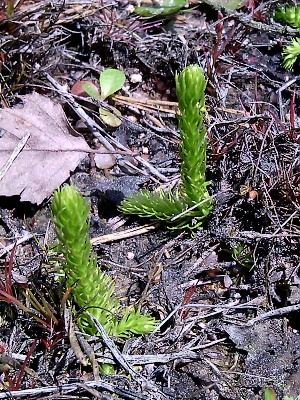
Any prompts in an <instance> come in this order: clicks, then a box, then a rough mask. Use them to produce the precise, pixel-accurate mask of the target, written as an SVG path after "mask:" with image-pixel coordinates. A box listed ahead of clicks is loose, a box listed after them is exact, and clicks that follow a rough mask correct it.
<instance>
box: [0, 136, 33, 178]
mask: <svg viewBox="0 0 300 400" xmlns="http://www.w3.org/2000/svg"><path fill="white" fill-rule="evenodd" d="M29 138H30V133H27V134H26V135H25V136H24V137H22V139H21V140H20V141H19V143H18V145H17V147H16V148H15V149H14V151H13V152H12V154H11V156H10V157H9V159H8V160H7V161H6V163H5V164H4V165H3V167H2V168H1V170H0V181H1V180H2V179H3V177H4V175H5V174H6V172H7V171H8V170H9V168H10V167H11V165H12V163H13V162H14V161H15V159H16V158H17V157H18V155H19V154H20V153H21V151H22V149H23V148H24V146H25V145H26V143H27V141H28V139H29Z"/></svg>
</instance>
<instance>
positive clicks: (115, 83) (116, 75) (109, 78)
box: [99, 68, 126, 100]
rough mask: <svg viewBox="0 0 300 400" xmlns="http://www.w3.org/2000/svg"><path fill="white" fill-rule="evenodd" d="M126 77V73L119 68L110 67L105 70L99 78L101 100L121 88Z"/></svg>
mask: <svg viewBox="0 0 300 400" xmlns="http://www.w3.org/2000/svg"><path fill="white" fill-rule="evenodd" d="M125 79H126V77H125V75H124V73H123V72H122V71H120V70H119V69H114V68H108V69H106V70H104V71H103V72H102V73H101V75H100V79H99V84H100V89H101V100H104V99H106V97H108V96H110V95H111V94H113V93H116V92H117V91H118V90H120V89H121V87H122V86H123V85H124V82H125Z"/></svg>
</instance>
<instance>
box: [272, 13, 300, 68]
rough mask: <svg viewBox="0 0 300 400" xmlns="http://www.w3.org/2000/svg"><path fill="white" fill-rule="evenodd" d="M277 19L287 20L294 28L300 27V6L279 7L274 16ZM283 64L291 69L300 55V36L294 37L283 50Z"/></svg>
mask: <svg viewBox="0 0 300 400" xmlns="http://www.w3.org/2000/svg"><path fill="white" fill-rule="evenodd" d="M273 18H274V20H275V21H278V22H285V23H287V24H288V25H290V26H291V27H292V28H300V6H285V7H280V8H278V9H277V10H276V11H275V13H274V16H273ZM282 55H283V57H284V58H283V66H284V68H286V69H291V68H292V67H293V65H294V63H295V61H296V60H297V57H298V56H299V55H300V38H294V39H292V41H291V43H290V44H289V45H288V46H286V48H285V49H284V50H283V53H282Z"/></svg>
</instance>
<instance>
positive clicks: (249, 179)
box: [0, 0, 300, 400]
mask: <svg viewBox="0 0 300 400" xmlns="http://www.w3.org/2000/svg"><path fill="white" fill-rule="evenodd" d="M2 3H3V7H2V9H1V10H0V128H1V131H0V145H1V146H0V165H1V167H0V169H1V172H2V177H1V180H0V244H1V246H2V248H1V249H0V255H1V258H0V264H1V268H0V319H1V321H0V322H1V325H0V333H1V336H0V352H1V354H0V356H1V357H0V399H5V398H16V399H18V398H20V399H22V398H26V399H30V400H35V399H40V398H44V399H50V398H51V399H62V398H68V399H69V398H72V399H73V398H74V399H93V398H103V399H112V398H119V399H132V400H148V399H154V400H165V399H170V400H180V399H185V400H186V399H195V400H216V399H223V400H240V399H244V400H254V399H263V398H267V396H269V398H270V396H271V398H272V400H281V399H284V398H285V397H289V398H292V399H295V398H296V397H297V396H299V395H300V387H299V382H300V378H299V375H300V361H299V360H300V358H299V349H300V335H299V329H300V325H299V313H300V288H299V286H300V269H299V265H300V259H299V245H300V223H299V213H300V161H299V160H300V150H299V143H300V131H299V129H300V120H299V110H300V100H299V87H300V84H299V73H300V63H299V57H298V58H297V57H296V58H295V62H294V63H293V66H292V69H291V70H286V69H285V68H284V66H283V56H282V53H283V50H284V49H285V48H286V46H288V45H289V43H290V42H291V39H292V38H295V37H297V34H298V31H297V30H296V29H294V28H292V27H289V26H283V25H282V24H280V23H277V22H276V21H274V20H273V17H272V16H273V15H274V13H275V12H276V9H277V7H278V4H277V3H276V4H275V3H274V2H270V1H261V2H258V1H256V0H251V1H247V2H246V1H245V2H239V1H237V0H233V1H232V2H231V1H230V2H229V1H227V0H226V1H225V0H224V1H222V2H221V1H217V2H216V1H214V0H210V1H209V2H205V3H203V2H195V1H192V2H190V3H189V4H187V5H185V3H182V2H177V3H176V2H175V3H174V2H169V1H164V2H152V3H146V2H144V3H141V4H138V3H135V2H128V1H127V0H117V1H116V2H108V1H107V0H101V1H100V3H99V2H98V1H90V0H89V1H86V0H82V1H77V0H76V1H74V0H66V1H64V2H61V1H58V0H54V1H52V2H49V1H44V0H43V1H35V2H29V1H27V0H24V1H20V2H17V1H9V0H4V2H2ZM174 5H175V9H174V7H173V6H174ZM139 6H142V7H145V8H146V9H147V10H148V11H147V10H146V11H147V12H148V13H149V12H150V13H151V17H141V16H139V15H137V14H136V13H135V9H137V8H138V7H139ZM237 6H238V10H235V8H236V7H237ZM280 7H283V8H284V9H285V7H286V4H285V3H284V2H280ZM149 10H150V11H149ZM155 14H156V17H155ZM148 15H149V14H148ZM293 61H294V60H293ZM195 64H196V65H199V66H200V67H201V68H202V69H203V71H204V75H205V78H206V79H207V86H206V93H205V104H206V108H207V112H206V113H205V114H204V123H205V127H206V137H207V141H208V145H207V154H206V164H207V166H206V179H207V181H209V182H210V184H209V185H208V186H207V190H208V192H209V195H210V196H211V197H212V199H213V207H212V210H211V212H210V214H209V217H208V218H207V221H205V223H204V224H203V226H202V228H201V230H195V232H194V233H193V235H190V234H188V233H187V232H186V231H184V230H178V231H169V230H166V229H165V227H164V226H163V225H162V224H161V222H159V223H157V224H156V225H153V224H152V225H151V224H150V223H149V221H148V220H147V219H145V220H143V221H141V220H140V219H138V217H128V216H126V217H124V215H122V214H121V213H120V211H119V210H118V204H119V203H120V201H122V200H123V198H124V196H127V195H130V194H133V193H136V192H138V191H140V190H147V191H150V192H153V193H155V192H156V191H164V192H166V193H168V192H172V193H176V192H178V190H179V189H180V187H181V186H180V185H181V182H180V165H181V159H180V155H179V148H180V135H179V130H178V121H177V119H176V113H177V112H178V104H177V100H178V99H177V97H176V88H175V75H176V73H180V72H181V71H183V70H184V68H186V67H187V66H189V65H195ZM111 69H113V70H119V71H122V72H123V73H124V74H125V78H126V79H125V82H124V80H123V78H122V81H121V83H120V84H118V85H117V86H114V85H113V88H114V89H115V90H117V89H118V92H117V93H115V91H109V93H110V96H109V97H107V98H105V99H103V98H101V91H99V93H98V89H97V87H98V86H99V85H98V84H97V82H99V77H100V76H101V74H102V73H103V71H107V70H111ZM104 77H105V74H104ZM84 82H88V83H89V85H90V87H91V88H94V89H93V91H95V93H96V95H95V96H91V97H88V96H86V95H85V93H84V91H83V88H82V85H83V84H84ZM111 83H112V82H110V84H111ZM113 83H115V82H113ZM74 85H75V86H74ZM76 85H77V86H76ZM121 86H122V88H121V89H120V87H121ZM96 89H97V90H96ZM101 89H102V88H101ZM99 109H101V110H104V111H103V112H104V113H110V114H111V115H112V116H114V117H117V118H118V120H119V122H120V123H121V125H120V126H119V127H118V128H114V127H113V126H110V125H106V124H105V123H104V122H103V119H101V115H99ZM116 110H117V111H118V115H115V113H116ZM101 112H102V111H101ZM76 130H77V131H78V132H80V135H79V134H78V133H76ZM103 153H106V154H105V156H109V157H110V160H104V157H103V158H102V154H103ZM8 160H9V161H10V164H8V163H7V162H8ZM104 161H105V164H104ZM65 181H66V183H68V184H70V185H73V186H75V187H76V188H77V189H78V190H79V192H80V193H81V194H82V195H83V196H84V197H85V198H86V200H87V201H88V204H89V206H88V213H89V221H90V228H89V236H90V237H91V243H92V245H93V250H94V252H95V253H96V256H97V261H98V263H99V265H100V266H101V268H102V270H103V271H105V272H106V273H107V274H108V275H109V276H110V278H111V279H113V281H114V283H115V287H116V297H117V298H118V301H119V302H120V304H121V305H122V307H121V308H120V309H125V308H126V307H128V306H129V305H130V306H131V307H133V308H135V309H136V310H141V312H142V313H143V314H149V315H151V316H152V317H153V318H155V320H157V321H159V325H158V327H157V328H156V330H155V331H154V332H153V333H152V334H151V335H144V336H143V337H139V338H137V337H134V338H131V339H129V340H127V339H126V338H125V339H121V338H115V337H112V336H107V335H106V334H105V332H103V330H102V328H101V326H97V329H96V328H95V332H97V334H96V335H95V336H91V335H89V334H85V335H83V334H82V333H81V332H79V331H78V328H77V326H78V325H77V322H78V321H80V315H82V313H84V312H85V313H88V312H90V311H89V305H85V307H84V306H83V307H79V306H78V305H76V304H75V303H73V304H72V303H71V301H70V299H71V298H72V294H71V292H72V290H73V287H66V279H65V277H64V276H62V267H61V266H62V262H63V260H62V257H61V253H60V251H59V248H58V247H57V244H56V242H55V235H54V232H53V227H52V226H51V224H49V220H50V212H49V209H48V204H49V201H50V200H51V195H52V193H53V191H54V190H56V189H57V187H58V186H60V185H61V184H63V183H64V182H65ZM74 218H76V215H74ZM70 219H71V218H70ZM144 221H145V225H144ZM69 223H70V224H72V221H71V220H70V221H69ZM72 286H73V285H72ZM113 318H115V319H117V320H120V319H121V318H122V312H120V313H116V315H113ZM79 325H80V324H79ZM106 363H107V364H110V365H112V366H113V368H114V370H115V374H114V375H112V376H104V375H101V374H100V375H99V369H98V366H99V365H102V364H106Z"/></svg>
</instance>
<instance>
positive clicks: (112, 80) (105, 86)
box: [82, 68, 126, 127]
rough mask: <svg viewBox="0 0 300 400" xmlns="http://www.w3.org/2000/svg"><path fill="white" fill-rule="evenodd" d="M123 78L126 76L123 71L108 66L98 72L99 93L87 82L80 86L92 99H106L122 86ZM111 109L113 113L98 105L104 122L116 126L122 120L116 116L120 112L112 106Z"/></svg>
mask: <svg viewBox="0 0 300 400" xmlns="http://www.w3.org/2000/svg"><path fill="white" fill-rule="evenodd" d="M125 79H126V77H125V74H124V72H122V71H120V70H119V69H115V68H108V69H106V70H104V71H103V72H102V73H101V74H100V78H99V85H100V94H99V93H97V92H96V91H95V90H94V89H93V88H92V87H91V86H90V85H89V84H88V83H84V84H83V85H82V88H83V90H85V92H86V93H87V94H88V95H89V96H90V97H92V98H93V99H96V100H100V101H104V100H105V99H107V97H109V96H111V95H112V94H114V93H116V92H117V91H118V90H120V89H121V88H122V86H123V85H124V83H125ZM113 109H114V113H112V112H110V111H108V110H106V109H104V108H102V107H99V114H100V117H101V118H102V120H103V122H104V123H105V124H107V125H109V126H112V127H118V126H120V125H121V122H122V121H121V119H120V118H119V117H118V116H120V115H121V114H120V112H119V111H118V110H117V109H115V108H114V107H113Z"/></svg>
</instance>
